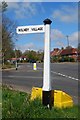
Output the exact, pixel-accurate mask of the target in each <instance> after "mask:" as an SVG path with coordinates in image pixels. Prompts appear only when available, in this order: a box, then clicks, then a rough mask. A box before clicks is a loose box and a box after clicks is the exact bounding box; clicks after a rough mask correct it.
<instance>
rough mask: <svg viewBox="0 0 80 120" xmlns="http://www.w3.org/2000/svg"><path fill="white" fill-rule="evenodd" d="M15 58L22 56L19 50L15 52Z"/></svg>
mask: <svg viewBox="0 0 80 120" xmlns="http://www.w3.org/2000/svg"><path fill="white" fill-rule="evenodd" d="M15 56H16V57H17V58H19V57H21V56H22V52H21V51H20V50H15Z"/></svg>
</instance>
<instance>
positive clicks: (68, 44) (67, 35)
mask: <svg viewBox="0 0 80 120" xmlns="http://www.w3.org/2000/svg"><path fill="white" fill-rule="evenodd" d="M66 37H67V43H68V47H69V36H68V35H66Z"/></svg>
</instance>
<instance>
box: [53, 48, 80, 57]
mask: <svg viewBox="0 0 80 120" xmlns="http://www.w3.org/2000/svg"><path fill="white" fill-rule="evenodd" d="M77 53H80V52H78V50H77V48H69V49H68V48H67V49H63V50H60V49H58V48H55V49H54V50H53V51H51V56H58V55H76V54H77Z"/></svg>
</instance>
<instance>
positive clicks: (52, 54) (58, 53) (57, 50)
mask: <svg viewBox="0 0 80 120" xmlns="http://www.w3.org/2000/svg"><path fill="white" fill-rule="evenodd" d="M61 51H62V50H60V49H58V48H55V49H54V50H53V51H51V56H57V55H60V53H61Z"/></svg>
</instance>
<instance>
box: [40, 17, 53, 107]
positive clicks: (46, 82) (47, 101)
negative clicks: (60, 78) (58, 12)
mask: <svg viewBox="0 0 80 120" xmlns="http://www.w3.org/2000/svg"><path fill="white" fill-rule="evenodd" d="M43 22H44V25H45V40H44V75H43V97H42V102H43V105H46V106H48V107H51V92H52V91H51V78H50V76H51V75H50V24H51V23H52V21H51V20H50V19H45V20H44V21H43Z"/></svg>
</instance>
